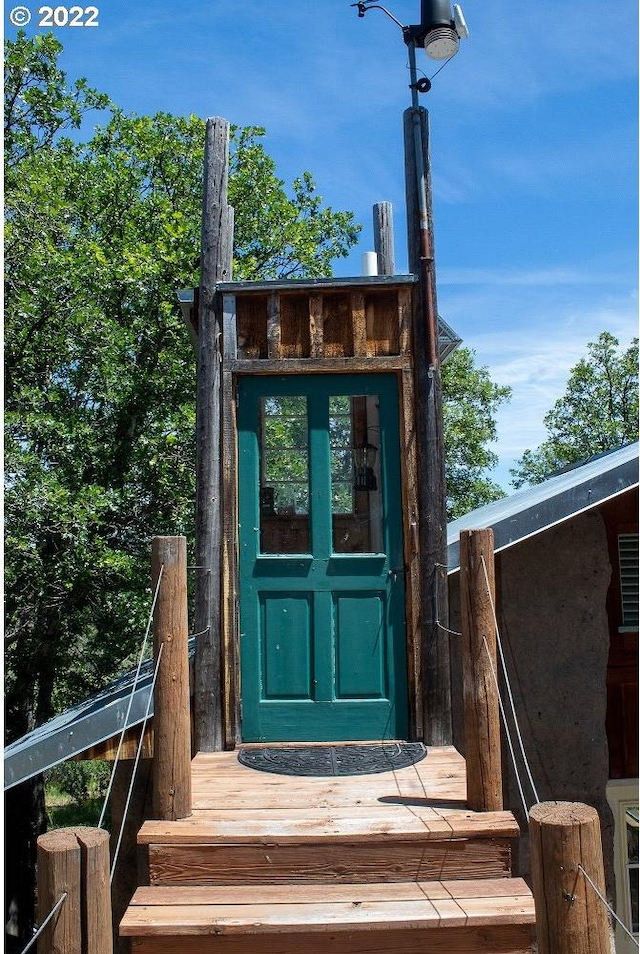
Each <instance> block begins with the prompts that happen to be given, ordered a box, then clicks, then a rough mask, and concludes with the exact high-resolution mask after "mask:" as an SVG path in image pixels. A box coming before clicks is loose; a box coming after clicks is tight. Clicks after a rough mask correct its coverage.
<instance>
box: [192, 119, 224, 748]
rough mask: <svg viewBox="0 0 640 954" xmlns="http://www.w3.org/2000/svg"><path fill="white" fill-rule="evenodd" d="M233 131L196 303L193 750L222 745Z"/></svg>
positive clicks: (216, 131)
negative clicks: (219, 299) (226, 302)
mask: <svg viewBox="0 0 640 954" xmlns="http://www.w3.org/2000/svg"><path fill="white" fill-rule="evenodd" d="M228 173H229V124H228V122H227V121H226V120H225V119H220V118H219V117H216V118H213V119H208V120H207V128H206V141H205V159H204V196H203V203H202V252H201V277H200V292H199V299H198V301H199V304H198V396H197V412H196V455H197V457H196V566H197V569H196V571H195V573H196V593H195V631H196V633H198V638H197V642H196V663H195V693H194V695H195V698H194V725H195V748H196V750H197V751H202V752H215V751H218V750H220V749H222V748H223V745H224V725H223V704H222V687H223V666H224V660H223V658H222V625H221V622H222V621H221V601H222V597H221V580H222V491H221V464H220V462H221V435H222V423H221V403H222V399H221V393H222V361H221V356H222V321H221V317H220V314H219V313H218V311H217V309H216V298H215V292H216V284H217V283H218V282H220V281H230V280H231V268H232V259H233V209H232V208H231V207H230V206H229V205H228V204H227V184H228Z"/></svg>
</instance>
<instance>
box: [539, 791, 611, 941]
mask: <svg viewBox="0 0 640 954" xmlns="http://www.w3.org/2000/svg"><path fill="white" fill-rule="evenodd" d="M529 839H530V849H531V876H532V880H533V895H534V899H535V904H536V933H537V939H538V951H539V954H609V951H610V949H611V947H610V939H609V917H608V913H607V908H606V905H605V903H604V902H603V901H602V900H601V899H600V898H599V897H598V895H597V894H596V892H595V890H594V889H593V887H592V885H591V884H590V883H589V882H588V880H587V878H586V877H585V876H584V874H583V869H584V871H586V873H587V874H588V875H589V877H590V878H591V880H592V881H593V883H594V884H595V885H596V887H597V889H598V891H599V892H600V894H601V895H602V897H603V898H605V897H606V894H605V881H604V865H603V861H602V841H601V837H600V820H599V818H598V813H597V811H596V810H595V808H591V807H590V806H589V805H583V804H581V803H580V802H541V803H540V804H538V805H534V806H533V808H532V809H531V812H530V813H529Z"/></svg>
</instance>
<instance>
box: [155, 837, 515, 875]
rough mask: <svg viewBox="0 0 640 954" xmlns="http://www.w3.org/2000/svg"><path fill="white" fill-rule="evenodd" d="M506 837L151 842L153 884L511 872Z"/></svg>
mask: <svg viewBox="0 0 640 954" xmlns="http://www.w3.org/2000/svg"><path fill="white" fill-rule="evenodd" d="M510 866H511V851H510V844H509V841H508V840H507V839H499V838H496V839H487V840H484V839H473V840H470V839H464V838H461V839H456V840H453V841H450V840H446V841H441V842H435V841H434V842H431V841H429V840H426V839H424V840H422V841H419V840H414V841H397V840H394V841H392V842H391V843H389V840H386V841H382V842H374V841H372V842H369V841H367V842H365V843H364V844H357V843H356V844H354V843H351V842H347V841H344V842H335V843H330V844H329V843H325V842H322V843H318V842H317V841H315V842H314V841H312V842H310V843H309V844H308V845H307V844H300V845H295V844H294V845H291V844H286V845H264V846H263V845H244V844H242V845H202V844H201V845H195V846H192V847H190V846H185V845H150V846H149V878H150V883H151V884H152V885H156V884H158V885H160V884H164V885H187V884H200V885H203V884H260V883H263V882H267V883H270V884H285V883H289V882H303V883H307V884H308V883H324V882H329V883H340V882H342V883H358V882H367V881H406V880H409V881H411V880H422V881H431V880H437V879H439V878H445V879H455V878H461V879H467V878H498V877H509V875H510Z"/></svg>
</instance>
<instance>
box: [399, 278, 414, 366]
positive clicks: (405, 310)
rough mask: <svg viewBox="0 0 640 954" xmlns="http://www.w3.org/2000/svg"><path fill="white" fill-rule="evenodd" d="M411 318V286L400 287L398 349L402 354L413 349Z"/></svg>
mask: <svg viewBox="0 0 640 954" xmlns="http://www.w3.org/2000/svg"><path fill="white" fill-rule="evenodd" d="M411 318H412V296H411V288H399V289H398V345H399V347H398V350H399V352H400V354H409V353H410V351H411Z"/></svg>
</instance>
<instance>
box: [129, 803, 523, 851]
mask: <svg viewBox="0 0 640 954" xmlns="http://www.w3.org/2000/svg"><path fill="white" fill-rule="evenodd" d="M519 834H520V829H519V828H518V824H517V822H516V820H515V818H514V816H513V815H512V814H511V812H471V811H467V812H449V813H447V814H445V813H443V812H438V811H436V810H434V809H432V808H428V807H420V806H418V807H415V808H412V809H411V810H408V809H407V808H406V807H405V806H387V807H381V808H357V809H355V810H349V809H346V808H343V809H340V808H338V809H333V810H328V809H325V810H320V809H270V810H264V811H259V810H258V811H254V812H238V811H235V810H228V811H216V812H194V814H193V815H191V816H190V817H189V818H184V819H181V820H180V821H176V822H166V821H165V822H162V821H147V822H145V823H144V825H143V826H142V828H141V829H140V833H139V835H138V844H141V845H151V844H163V845H176V844H182V845H189V844H197V845H202V844H236V845H237V844H244V843H247V842H250V843H256V842H257V843H260V844H278V845H284V844H299V843H308V842H309V841H310V840H312V839H315V838H318V839H322V841H326V842H330V841H339V842H349V841H354V842H358V843H359V842H360V841H361V839H362V838H367V839H368V840H372V841H384V842H385V843H388V841H389V838H398V839H401V840H402V841H411V840H413V839H417V840H420V841H423V840H424V839H430V840H441V839H443V838H445V839H448V838H517V837H518V835H519Z"/></svg>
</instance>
